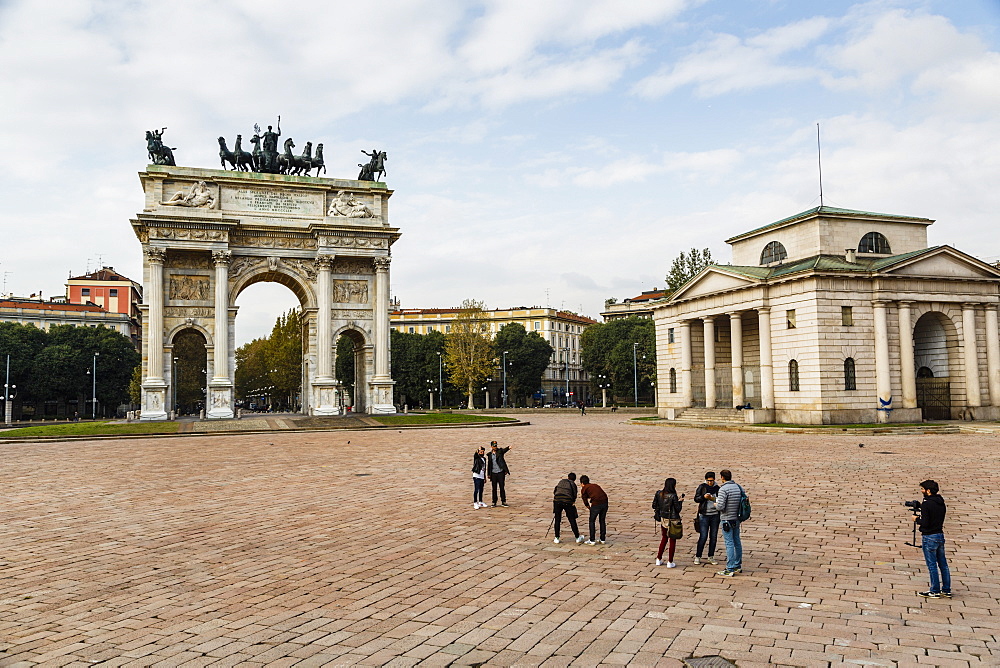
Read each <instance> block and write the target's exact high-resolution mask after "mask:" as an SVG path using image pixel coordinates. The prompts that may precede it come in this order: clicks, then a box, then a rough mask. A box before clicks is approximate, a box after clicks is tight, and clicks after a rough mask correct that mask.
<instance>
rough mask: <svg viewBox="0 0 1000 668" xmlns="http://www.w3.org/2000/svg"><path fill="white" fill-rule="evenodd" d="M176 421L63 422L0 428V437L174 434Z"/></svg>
mask: <svg viewBox="0 0 1000 668" xmlns="http://www.w3.org/2000/svg"><path fill="white" fill-rule="evenodd" d="M177 426H178V424H177V423H176V422H132V423H129V424H121V423H118V424H116V423H112V422H65V423H60V424H46V425H41V426H38V427H20V428H17V429H4V430H0V438H17V437H22V438H38V437H41V436H123V435H128V434H174V433H177Z"/></svg>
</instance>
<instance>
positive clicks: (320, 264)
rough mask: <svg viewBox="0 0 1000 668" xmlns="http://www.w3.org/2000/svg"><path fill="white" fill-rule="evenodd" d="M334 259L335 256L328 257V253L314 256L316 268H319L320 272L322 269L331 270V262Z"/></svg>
mask: <svg viewBox="0 0 1000 668" xmlns="http://www.w3.org/2000/svg"><path fill="white" fill-rule="evenodd" d="M335 257H336V256H335V255H330V254H328V253H324V254H322V255H317V256H316V267H317V268H319V269H320V270H323V269H332V268H333V260H334V258H335Z"/></svg>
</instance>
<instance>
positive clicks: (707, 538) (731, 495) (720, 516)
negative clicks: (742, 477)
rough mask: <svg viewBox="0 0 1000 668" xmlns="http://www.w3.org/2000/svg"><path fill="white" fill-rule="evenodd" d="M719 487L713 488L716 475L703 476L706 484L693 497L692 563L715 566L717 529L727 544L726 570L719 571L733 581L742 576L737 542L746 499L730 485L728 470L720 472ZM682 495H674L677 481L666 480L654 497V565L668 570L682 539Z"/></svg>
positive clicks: (741, 563)
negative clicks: (657, 540) (657, 529)
mask: <svg viewBox="0 0 1000 668" xmlns="http://www.w3.org/2000/svg"><path fill="white" fill-rule="evenodd" d="M719 475H720V476H721V477H722V485H721V486H720V485H717V484H715V471H709V472H707V473H706V474H705V481H704V482H703V483H701V484H700V485H698V489H697V490H695V493H694V502H695V503H697V504H698V514H697V515H696V517H695V520H694V526H695V528H696V530H697V531H698V546H697V548H696V551H695V557H694V563H695V564H696V565H698V564H701V563H702V559H703V558H704V559H705V560H706V563H709V564H712V565H713V566H714V565H717V564H718V563H719V562H717V561H716V560H715V548H716V545H717V543H718V539H719V527H720V526H721V527H722V535H723V539H724V541H725V544H726V567H725V568H724V569H723V570H721V571H719V575H721V576H723V577H732V576H734V575H736V574H737V573H741V572H743V542H742V540H741V539H740V523H741V521H742V520H741V518H740V505H741V502H742V500H743V499H744V498H746V491H745V490H744V489H743V488H742V487H741V486H740V485H739V484H737V483H736V482H734V481H733V474H732V472H731V471H729V469H723V470H722V471H720V472H719ZM685 496H686V495H685V494H681V495H680V496H678V495H677V480H675V479H674V478H667V479H666V480H664V481H663V489H660V490H657V492H656V494H655V495H654V496H653V517H654V518H655V519H656V522H657V523H658V524H659V525H660V533H661V538H660V547H659V549H658V550H657V552H656V565H657V566H661V565H663V564H664V563H666V565H667V568H675V567H676V566H677V564H676V563H674V550H675V548H676V545H677V539H678V538H681V537H682V536H683V535H684V525H683V522H682V520H681V509H682V507H683V505H684V497H685ZM706 544H707V545H708V556H707V557H704V554H705V546H706ZM664 548H667V549H668V552H667V560H666V562H664V561H663V550H664Z"/></svg>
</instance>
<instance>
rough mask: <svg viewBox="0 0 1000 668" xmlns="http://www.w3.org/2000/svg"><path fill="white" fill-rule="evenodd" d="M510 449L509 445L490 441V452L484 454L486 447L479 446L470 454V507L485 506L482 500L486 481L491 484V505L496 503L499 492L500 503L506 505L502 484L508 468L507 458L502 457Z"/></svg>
mask: <svg viewBox="0 0 1000 668" xmlns="http://www.w3.org/2000/svg"><path fill="white" fill-rule="evenodd" d="M509 451H510V446H509V445H508V446H507V447H506V448H501V447H499V446H497V442H496V441H490V453H489V454H486V448H484V447H483V446H479V449H478V450H477V451H476V452H475V454H473V455H472V485H473V488H472V507H473V508H485V507H486V504H485V503H484V502H483V488H484V487H485V486H486V481H487V480H489V481H490V482H491V483H492V484H493V507H494V508H495V507H496V505H497V495H498V494H499V500H500V505H501V506H503V507H504V508H506V507H507V490H506V488H505V486H504V484H505V483H506V482H507V476H508V475H510V469H509V468H507V460H506V459H505V458H504V455H506V454H507V453H508V452H509Z"/></svg>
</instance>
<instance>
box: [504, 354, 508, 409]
mask: <svg viewBox="0 0 1000 668" xmlns="http://www.w3.org/2000/svg"><path fill="white" fill-rule="evenodd" d="M507 352H508V351H506V350H505V351H503V407H504V408H507Z"/></svg>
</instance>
